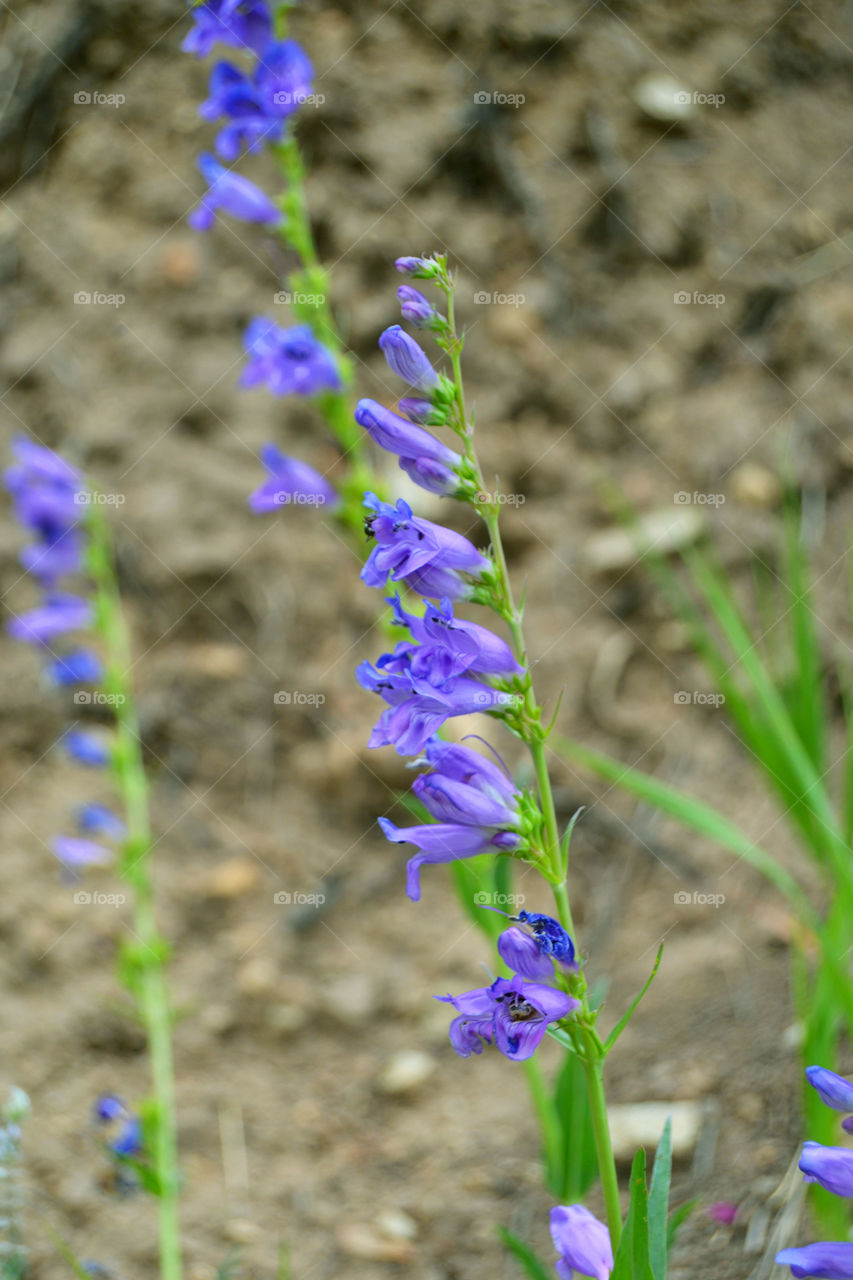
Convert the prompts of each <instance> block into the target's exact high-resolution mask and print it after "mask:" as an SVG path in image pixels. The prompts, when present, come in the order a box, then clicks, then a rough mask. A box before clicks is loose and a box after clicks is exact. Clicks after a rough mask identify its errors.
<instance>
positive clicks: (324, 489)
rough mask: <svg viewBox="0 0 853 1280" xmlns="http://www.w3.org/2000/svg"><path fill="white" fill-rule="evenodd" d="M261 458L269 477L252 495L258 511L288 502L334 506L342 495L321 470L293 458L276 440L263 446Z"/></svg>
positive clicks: (253, 507)
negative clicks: (282, 449) (338, 493)
mask: <svg viewBox="0 0 853 1280" xmlns="http://www.w3.org/2000/svg"><path fill="white" fill-rule="evenodd" d="M261 461H262V462H263V464H264V466H265V467H266V469H267V471H268V472H269V479H268V480H265V481H264V483H263V484H262V485H261V486H260V488H258V489H256V490H255V491H254V493H253V494H251V495H250V497H249V506H250V508H251V509H252V511H254V512H255V513H256V514H257V515H264V514H266V513H267V512H268V511H277V510H279V509H280V508H281V507H285V506H315V507H322V506H327V505H328V506H333V505H335V504H336V503H337V501H338V495H337V494H336V493H335V490H334V489H333V488H332V486H331V485H330V484H329V482H328V480H326V479H325V477H323V476H321V475H320V473H319V471H315V470H314V468H313V467H311V466H309V465H308V463H307V462H302V461H300V459H299V458H290V457H288V456H287V454H284V453H282V452H281V450H280V449H278V448H276V446H275V445H274V444H265V445H264V447H263V448H262V449H261Z"/></svg>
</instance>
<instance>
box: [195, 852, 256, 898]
mask: <svg viewBox="0 0 853 1280" xmlns="http://www.w3.org/2000/svg"><path fill="white" fill-rule="evenodd" d="M259 880H260V867H259V865H258V863H257V862H255V861H254V860H253V859H249V858H229V859H228V861H227V862H223V863H221V864H220V865H219V866H218V867H214V868H213V870H212V871H211V873H210V875H209V876H208V877H207V883H206V885H205V889H206V892H207V895H208V897H210V898H240V897H242V896H243V894H246V893H251V892H252V890H253V889H254V888H256V886H257V884H258V881H259Z"/></svg>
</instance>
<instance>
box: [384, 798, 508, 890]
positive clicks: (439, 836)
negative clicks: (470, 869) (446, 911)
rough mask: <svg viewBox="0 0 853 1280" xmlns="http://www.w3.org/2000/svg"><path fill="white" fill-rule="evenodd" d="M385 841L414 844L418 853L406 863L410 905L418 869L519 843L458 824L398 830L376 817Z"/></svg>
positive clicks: (488, 830)
mask: <svg viewBox="0 0 853 1280" xmlns="http://www.w3.org/2000/svg"><path fill="white" fill-rule="evenodd" d="M378 821H379V825H380V827H381V828H382V832H383V834H384V836H385V837H386V839H388V840H390V841H391V843H392V844H414V845H417V847H418V849H419V851H420V852H418V853H416V854H414V856H413V857H411V858H409V860H408V862H407V863H406V893H407V895H408V896H409V897H410V898H411V900H412V902H417V901H418V900H419V898H420V896H421V885H420V869H421V867H422V866H424V865H425V864H428V865H430V866H432V865H435V864H437V863H442V862H458V861H459V860H460V859H464V858H473V857H476V855H477V854H479V853H510V852H512V850H513V849H515V848H517V847H518V845H519V844H520V843H521V840H520V837H519V836H517V835H515V834H514V833H512V832H501V831H494V830H493V829H491V828H489V827H477V826H471V825H469V824H468V823H461V822H431V823H425V824H423V825H418V826H414V827H397V826H395V825H394V823H393V822H391V821H390V820H389V819H388V818H379V820H378Z"/></svg>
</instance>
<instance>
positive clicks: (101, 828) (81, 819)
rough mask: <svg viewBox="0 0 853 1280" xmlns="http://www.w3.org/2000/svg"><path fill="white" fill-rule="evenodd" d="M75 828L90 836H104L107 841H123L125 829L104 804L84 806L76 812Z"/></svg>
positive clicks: (117, 817)
mask: <svg viewBox="0 0 853 1280" xmlns="http://www.w3.org/2000/svg"><path fill="white" fill-rule="evenodd" d="M77 826H78V827H79V828H80V830H81V831H84V832H85V833H86V834H87V835H91V836H104V837H105V838H106V839H107V840H117V841H118V840H123V839H124V838H125V836H126V835H127V827H126V826H125V824H124V823H123V822H122V820H121V818H120V817H119V816H118V814H116V813H113V811H112V809H108V808H107V806H106V805H104V804H84V805H81V807H80V808H79V809H78V811H77Z"/></svg>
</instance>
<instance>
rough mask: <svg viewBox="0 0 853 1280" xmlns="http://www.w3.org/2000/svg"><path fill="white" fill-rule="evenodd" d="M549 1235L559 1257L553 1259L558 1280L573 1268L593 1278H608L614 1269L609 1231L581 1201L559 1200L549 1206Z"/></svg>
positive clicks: (569, 1279) (568, 1279) (569, 1277)
mask: <svg viewBox="0 0 853 1280" xmlns="http://www.w3.org/2000/svg"><path fill="white" fill-rule="evenodd" d="M551 1239H552V1240H553V1241H554V1248H555V1249H556V1250H557V1252H558V1253H559V1255H560V1257H559V1259H558V1261H557V1262H556V1264H555V1265H556V1268H557V1275H558V1276H560V1277H561V1280H572V1276H573V1275H574V1274H575V1272H577V1273H578V1275H579V1276H588V1277H591V1278H592V1280H608V1276H609V1275H610V1273H611V1271H612V1270H613V1246H612V1245H611V1243H610V1233H609V1232H608V1230H607V1228H606V1227H605V1225H604V1223H603V1222H599V1220H598V1218H596V1217H595V1215H594V1214H592V1213H590V1211H589V1209H586V1208H584V1206H583V1205H582V1204H568V1205H564V1204H559V1205H557V1206H556V1207H555V1208H553V1209H552V1210H551Z"/></svg>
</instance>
